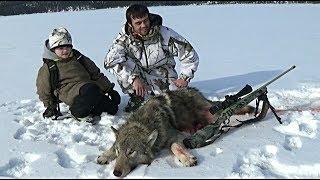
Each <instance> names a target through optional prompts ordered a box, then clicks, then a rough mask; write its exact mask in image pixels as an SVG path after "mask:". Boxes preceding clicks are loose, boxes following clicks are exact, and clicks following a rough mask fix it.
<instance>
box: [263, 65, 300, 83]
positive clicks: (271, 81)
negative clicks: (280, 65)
mask: <svg viewBox="0 0 320 180" xmlns="http://www.w3.org/2000/svg"><path fill="white" fill-rule="evenodd" d="M294 68H296V66H295V65H293V66H291V67H290V68H289V69H288V70H286V71H284V72H283V73H281V74H279V75H278V76H277V77H275V78H273V79H271V80H270V81H268V82H266V83H265V84H264V85H263V86H261V87H266V86H268V85H269V84H271V83H273V82H274V81H275V80H277V79H279V78H280V77H281V76H283V75H285V74H286V73H288V72H289V71H291V70H292V69H294Z"/></svg>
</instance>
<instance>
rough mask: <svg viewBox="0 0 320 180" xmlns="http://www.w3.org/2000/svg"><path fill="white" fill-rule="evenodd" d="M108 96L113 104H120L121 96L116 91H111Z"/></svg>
mask: <svg viewBox="0 0 320 180" xmlns="http://www.w3.org/2000/svg"><path fill="white" fill-rule="evenodd" d="M108 95H109V96H110V98H111V100H112V101H113V102H114V103H115V104H120V102H121V96H120V94H119V93H118V92H117V91H116V90H113V89H112V90H111V91H109V92H108Z"/></svg>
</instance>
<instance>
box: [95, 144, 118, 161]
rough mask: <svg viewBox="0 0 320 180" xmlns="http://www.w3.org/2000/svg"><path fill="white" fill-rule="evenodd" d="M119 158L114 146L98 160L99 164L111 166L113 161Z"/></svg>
mask: <svg viewBox="0 0 320 180" xmlns="http://www.w3.org/2000/svg"><path fill="white" fill-rule="evenodd" d="M116 157H117V154H116V152H115V149H114V146H112V147H111V148H110V149H109V150H107V151H105V152H104V153H102V154H101V155H100V156H98V158H97V162H98V164H109V163H110V162H111V161H113V160H114V159H115V158H116Z"/></svg>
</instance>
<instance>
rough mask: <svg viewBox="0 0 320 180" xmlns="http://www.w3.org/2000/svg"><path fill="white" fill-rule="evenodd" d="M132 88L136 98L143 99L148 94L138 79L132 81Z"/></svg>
mask: <svg viewBox="0 0 320 180" xmlns="http://www.w3.org/2000/svg"><path fill="white" fill-rule="evenodd" d="M132 86H133V90H134V91H135V93H136V95H137V96H141V97H144V95H146V94H147V93H148V90H147V87H146V85H145V84H144V83H143V82H142V81H141V80H140V79H139V78H138V77H136V78H135V79H134V80H133V83H132Z"/></svg>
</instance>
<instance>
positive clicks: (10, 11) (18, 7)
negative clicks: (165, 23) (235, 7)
mask: <svg viewBox="0 0 320 180" xmlns="http://www.w3.org/2000/svg"><path fill="white" fill-rule="evenodd" d="M136 2H137V1H0V16H11V15H19V14H33V13H47V12H60V11H81V10H92V9H105V8H115V7H127V6H130V5H131V4H133V3H136ZM138 2H139V3H141V4H144V5H147V6H179V5H190V4H195V5H202V4H207V5H214V4H243V3H255V4H266V3H319V1H138Z"/></svg>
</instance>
